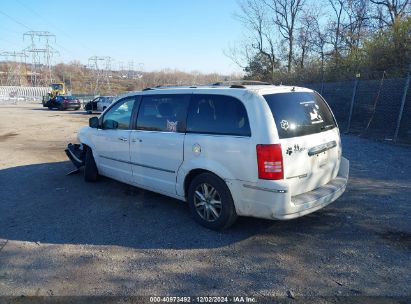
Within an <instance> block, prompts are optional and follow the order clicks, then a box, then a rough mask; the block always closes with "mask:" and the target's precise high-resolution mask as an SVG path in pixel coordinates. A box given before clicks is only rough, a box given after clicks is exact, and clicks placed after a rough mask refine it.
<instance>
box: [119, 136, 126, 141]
mask: <svg viewBox="0 0 411 304" xmlns="http://www.w3.org/2000/svg"><path fill="white" fill-rule="evenodd" d="M118 139H119V140H121V141H128V139H127V138H125V137H119V138H118Z"/></svg>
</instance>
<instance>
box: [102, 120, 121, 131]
mask: <svg viewBox="0 0 411 304" xmlns="http://www.w3.org/2000/svg"><path fill="white" fill-rule="evenodd" d="M117 128H118V122H117V121H115V120H111V119H107V120H105V121H104V123H103V129H109V130H113V129H117Z"/></svg>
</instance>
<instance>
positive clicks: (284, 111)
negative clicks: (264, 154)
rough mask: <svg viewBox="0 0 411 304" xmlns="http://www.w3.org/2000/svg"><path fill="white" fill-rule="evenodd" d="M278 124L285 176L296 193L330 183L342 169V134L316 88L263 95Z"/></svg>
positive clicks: (292, 190) (293, 192)
mask: <svg viewBox="0 0 411 304" xmlns="http://www.w3.org/2000/svg"><path fill="white" fill-rule="evenodd" d="M263 97H264V98H265V100H266V101H267V103H268V105H269V107H270V109H271V112H272V114H273V117H274V121H275V124H276V126H277V130H278V135H279V138H280V144H281V148H282V155H283V170H284V180H285V181H286V182H287V183H288V185H289V187H290V192H291V195H292V196H295V195H298V194H301V193H305V192H308V191H311V190H314V189H316V188H318V187H321V186H323V185H325V184H327V183H328V182H329V181H330V180H331V179H333V178H335V177H336V176H337V173H338V169H339V165H340V157H341V142H340V134H339V131H338V128H337V123H336V121H335V119H334V116H333V114H332V113H331V109H330V108H329V106H328V105H327V103H326V102H325V100H324V99H323V98H322V97H321V96H320V95H319V94H318V93H317V92H313V91H304V92H287V93H276V94H267V95H263Z"/></svg>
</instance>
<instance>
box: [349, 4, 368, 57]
mask: <svg viewBox="0 0 411 304" xmlns="http://www.w3.org/2000/svg"><path fill="white" fill-rule="evenodd" d="M368 4H369V0H346V3H345V5H344V7H343V8H344V11H345V13H346V15H347V22H346V24H345V25H344V26H343V28H344V33H343V37H344V41H345V44H346V45H347V46H348V49H349V50H350V51H353V50H354V49H358V48H359V46H360V45H361V43H362V42H363V40H364V39H365V38H366V34H367V33H366V32H367V29H368V27H369V19H370V18H369V15H368V9H369V7H368Z"/></svg>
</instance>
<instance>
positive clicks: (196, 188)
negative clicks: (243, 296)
mask: <svg viewBox="0 0 411 304" xmlns="http://www.w3.org/2000/svg"><path fill="white" fill-rule="evenodd" d="M188 203H189V206H190V211H191V215H192V216H193V218H194V220H195V221H196V222H198V223H199V224H201V225H203V226H204V227H207V228H209V229H213V230H223V229H226V228H228V227H230V226H231V225H232V224H233V223H234V222H235V220H236V219H237V213H236V211H235V207H234V202H233V198H232V197H231V193H230V190H229V189H228V187H227V185H226V183H225V182H224V181H223V180H222V179H220V178H219V177H217V176H215V175H214V174H211V173H202V174H200V175H198V176H196V177H195V178H194V180H193V181H192V182H191V184H190V187H189V190H188Z"/></svg>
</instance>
